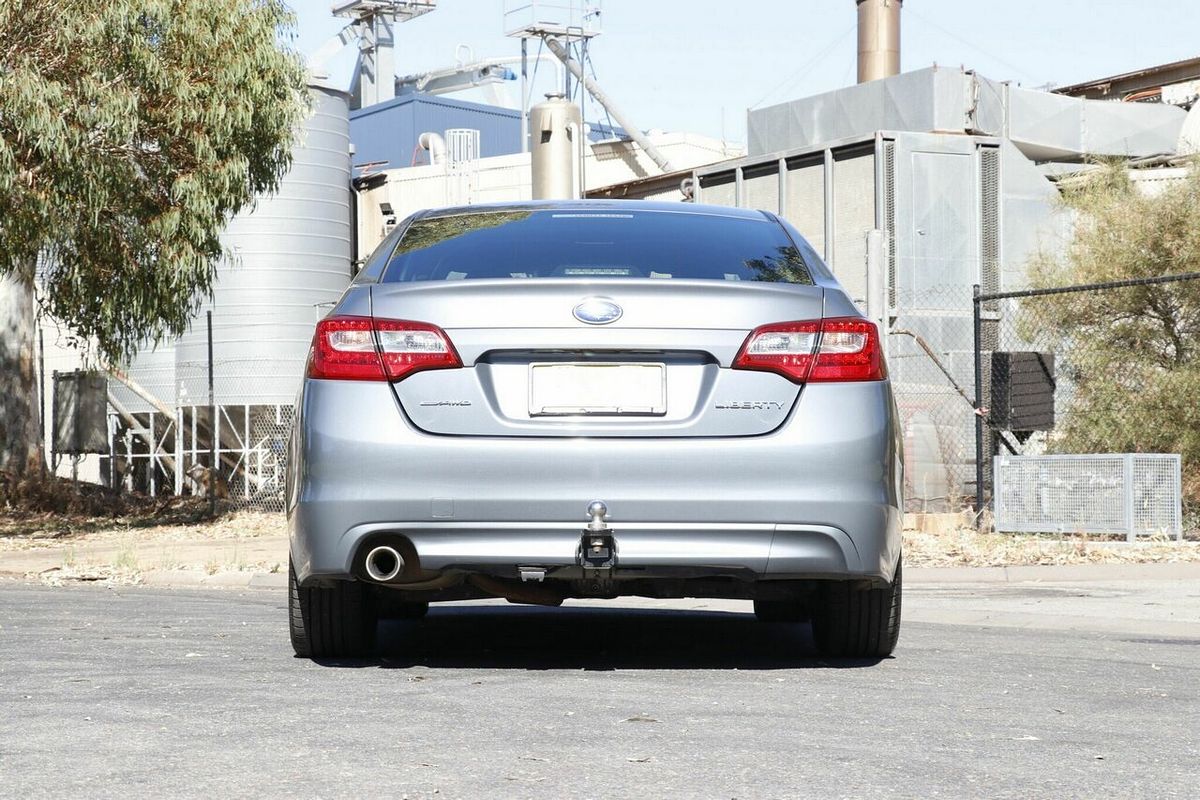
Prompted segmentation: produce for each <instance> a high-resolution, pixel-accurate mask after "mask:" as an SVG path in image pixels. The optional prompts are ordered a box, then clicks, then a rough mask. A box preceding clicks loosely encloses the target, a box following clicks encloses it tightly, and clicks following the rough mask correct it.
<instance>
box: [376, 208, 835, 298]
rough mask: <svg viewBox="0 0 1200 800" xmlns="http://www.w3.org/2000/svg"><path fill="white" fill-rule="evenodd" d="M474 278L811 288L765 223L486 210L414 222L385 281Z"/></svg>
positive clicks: (789, 246)
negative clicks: (687, 281) (763, 283)
mask: <svg viewBox="0 0 1200 800" xmlns="http://www.w3.org/2000/svg"><path fill="white" fill-rule="evenodd" d="M477 278H517V279H520V278H648V279H661V280H669V279H672V278H686V279H697V278H698V279H703V280H715V281H773V282H783V283H806V284H810V283H812V282H813V280H812V276H811V275H810V274H809V270H808V268H807V266H806V265H805V263H804V259H803V258H802V257H801V255H800V251H799V250H797V249H796V246H795V244H793V243H792V240H791V239H790V238H789V237H788V235H787V233H786V232H785V231H784V230H783V228H782V227H781V226H780V225H779V224H778V223H776V222H773V221H770V220H767V219H765V218H764V219H747V218H741V217H726V216H719V215H715V214H696V213H678V212H669V211H623V210H609V209H605V210H603V211H588V210H582V211H581V210H570V209H566V210H554V209H537V210H522V211H485V212H480V213H477V214H459V215H456V216H452V217H433V218H429V219H420V220H417V221H415V222H414V223H413V224H412V225H410V226H409V228H408V230H407V231H405V233H404V236H403V238H402V239H401V240H400V242H399V243H398V244H397V246H396V250H395V252H394V253H392V256H391V259H390V260H389V261H388V265H387V268H386V270H385V271H384V275H383V280H384V281H385V282H401V281H456V280H471V279H477Z"/></svg>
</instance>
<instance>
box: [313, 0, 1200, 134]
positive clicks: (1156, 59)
mask: <svg viewBox="0 0 1200 800" xmlns="http://www.w3.org/2000/svg"><path fill="white" fill-rule="evenodd" d="M559 1H560V2H561V0H559ZM291 4H292V7H293V9H294V10H295V11H296V13H297V16H298V18H299V28H298V32H297V39H296V47H297V49H299V50H300V51H301V52H303V53H306V54H311V53H313V52H314V51H316V50H317V49H318V48H319V47H320V46H321V44H322V43H323V42H324V41H325V40H326V39H328V38H329V37H330V36H332V35H334V34H336V33H337V32H338V31H339V30H340V29H341V27H342V25H343V24H344V23H345V21H344V20H338V19H335V18H334V17H333V16H332V15H331V14H330V11H329V9H330V6H331V4H332V3H331V0H292V3H291ZM503 5H504V4H503V0H440V2H439V7H438V9H437V10H436V11H434V12H433V13H431V14H427V15H425V16H423V17H420V18H418V19H416V20H413V21H411V22H408V23H405V24H403V25H399V26H397V29H396V44H397V47H396V71H397V72H399V73H401V74H408V73H415V72H421V71H423V70H428V69H434V68H438V67H444V66H449V65H451V64H453V63H454V62H455V50H456V47H457V46H458V45H460V44H465V45H468V46H470V47H471V48H472V50H473V53H474V56H475V57H493V56H509V55H518V54H519V53H520V45H519V42H518V40H516V39H509V38H506V37H505V36H504V33H503V20H502V10H503ZM603 7H604V33H603V34H602V35H601V36H599V37H598V38H596V39H595V40H594V43H593V45H592V58H593V63H594V65H595V69H596V75H597V77H598V79H599V81H600V83H601V85H602V86H603V87H604V89H605V91H607V92H608V93H609V94H611V95H612V96H613V99H614V100H615V101H616V102H617V103H618V104H619V105H620V106H621V107H622V109H623V110H624V111H625V112H626V114H627V115H628V116H629V117H630V118H631V119H632V120H633V121H634V123H635V124H637V125H638V127H641V128H662V129H665V130H685V131H694V132H697V133H703V134H707V135H709V136H715V137H720V136H722V135H724V136H725V137H726V138H728V139H731V140H735V141H742V140H744V138H745V127H746V125H745V119H746V109H747V108H748V107H754V106H761V105H771V104H772V103H778V102H783V101H785V100H789V99H793V98H797V97H804V96H807V95H810V94H815V93H818V92H823V91H828V90H830V89H836V88H838V87H839V86H844V85H846V84H849V83H853V82H854V79H855V57H856V53H855V50H856V40H855V33H854V26H855V19H856V16H855V9H854V2H853V0H741V2H729V0H725V2H718V1H717V0H686V2H685V1H684V0H604V5H603ZM902 31H903V34H902V35H903V57H902V60H903V68H904V69H905V70H911V69H919V68H922V67H926V66H929V65H931V64H933V63H935V62H936V63H938V64H942V65H947V66H959V65H965V66H967V67H968V68H973V69H976V70H978V71H979V72H980V73H982V74H984V75H986V76H988V77H990V78H994V79H997V80H1013V81H1015V82H1018V83H1020V84H1021V85H1023V86H1028V87H1038V86H1044V85H1046V84H1051V83H1052V84H1056V85H1066V84H1069V83H1075V82H1078V81H1084V80H1089V79H1092V78H1099V77H1103V76H1106V75H1112V74H1116V73H1120V72H1128V71H1132V70H1136V69H1140V68H1143V67H1148V66H1153V65H1157V64H1162V63H1166V62H1169V61H1176V60H1179V59H1183V58H1189V57H1194V56H1200V38H1197V31H1200V0H1138V2H1129V0H996V1H995V2H985V1H984V0H908V1H907V2H905V4H904V11H903V22H902ZM531 47H532V48H533V49H534V50H536V43H532V42H531ZM353 61H354V54H353V53H352V52H344V53H343V54H342V55H341V56H340V57H339V58H337V59H335V60H334V61H332V62H331V64H330V70H331V73H332V75H333V76H334V77H335V78H336V79H337V80H339V81H345V82H348V81H349V74H350V71H351V67H352V65H353ZM542 72H543V73H545V72H546V71H545V70H543V71H542ZM549 89H550V85H549V82H548V81H546V82H545V85H544V86H543V85H542V79H541V78H539V86H538V91H539V92H542V91H549ZM459 96H461V97H463V98H465V99H475V100H485V99H486V98H485V97H484V96H483V95H482V93H478V92H476V93H473V94H464V95H459ZM516 96H517V93H516V91H515V89H514V90H513V97H514V100H515V98H516ZM539 97H540V95H539ZM591 105H592V104H591V103H589V106H591ZM593 107H594V106H593ZM588 117H589V119H594V118H595V115H594V114H593V113H590V109H589V113H588Z"/></svg>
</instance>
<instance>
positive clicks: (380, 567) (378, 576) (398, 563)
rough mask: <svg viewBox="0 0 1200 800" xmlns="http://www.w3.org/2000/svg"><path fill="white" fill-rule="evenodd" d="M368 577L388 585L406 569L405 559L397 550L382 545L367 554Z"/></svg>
mask: <svg viewBox="0 0 1200 800" xmlns="http://www.w3.org/2000/svg"><path fill="white" fill-rule="evenodd" d="M366 567H367V577H369V578H370V579H371V580H373V581H378V582H379V583H387V582H388V581H390V580H392V579H393V578H395V577H396V576H397V575H399V574H400V570H402V569H404V558H403V557H402V556H401V555H400V553H398V552H396V548H394V547H388V546H387V545H385V544H384V545H380V546H378V547H373V548H371V552H369V553H367V561H366Z"/></svg>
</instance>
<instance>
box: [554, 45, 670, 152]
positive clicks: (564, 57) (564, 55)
mask: <svg viewBox="0 0 1200 800" xmlns="http://www.w3.org/2000/svg"><path fill="white" fill-rule="evenodd" d="M545 41H546V47H548V48H549V49H550V52H551V53H554V55H555V56H556V57H557V58H558V60H559V61H561V62H562V63H563V65H564V66H566V68H567V69H568V70H570V72H571V74H572V75H574V76H575V79H576V80H577V81H579V82H580V83H582V84H583V88H585V89H587V90H588V94H590V95H591V96H592V97H594V98H596V102H597V103H599V104H600V105H602V106H604V109H605V110H606V111H608V113H609V115H610V116H612V118H613V120H614V121H615V122H616V123H617V124H618V125H620V126H621V127H622V128H624V129H625V132H626V133H627V134H629V138H631V139H633V141H634V142H636V143H637V145H638V147H640V148H642V150H644V151H645V152H646V155H648V156H650V159H651V160H652V161H653V162H654V163H655V164H657V165H658V168H659V169H661V170H662V171H663V172H673V171H674V169H673V168H672V166H671V162H670V161H669V160H667V157H666V156H664V155H663V154H662V151H661V150H659V149H658V148H657V147H655V146H654V143H653V142H651V141H650V140H649V139H647V138H646V136H645V134H643V133H642V132H641V130H639V129H638V128H636V127H635V126H634V125H633V123H631V122H630V121H629V118H628V117H626V116H625V115H624V114H622V113H621V110H620V109H618V108H617V107H616V105H615V104H614V103H613V101H612V98H610V97H609V96H608V95H607V94H605V93H604V90H603V89H601V88H600V86H599V85H598V84H597V83H596V82H595V81H594V80H592V79H591V78H589V77H588V76H587V75H586V74H584V72H583V67H581V66H580V65H579V62H578V61H576V60H575V59H573V58H571V54H570V53H568V52H567V48H566V47H565V46H564V45H563V43H562V42H560V41H559V40H558V39H555V38H553V37H550V36H547V37H546V39H545Z"/></svg>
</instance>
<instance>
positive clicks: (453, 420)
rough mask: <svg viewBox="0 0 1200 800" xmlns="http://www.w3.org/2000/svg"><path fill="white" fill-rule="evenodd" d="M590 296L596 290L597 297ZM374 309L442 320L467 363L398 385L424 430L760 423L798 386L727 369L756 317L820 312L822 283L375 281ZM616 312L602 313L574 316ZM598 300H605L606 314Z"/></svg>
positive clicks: (751, 431) (660, 432)
mask: <svg viewBox="0 0 1200 800" xmlns="http://www.w3.org/2000/svg"><path fill="white" fill-rule="evenodd" d="M589 301H590V302H589ZM371 303H372V314H373V315H374V316H375V317H377V318H384V319H406V320H416V321H421V322H428V323H432V324H434V325H438V326H440V327H441V328H442V329H443V330H444V331H445V332H446V334H447V335H448V336H449V338H450V340H451V342H452V343H453V345H454V347H455V349H456V350H457V351H458V353H459V355H460V356H461V358H462V361H463V368H462V369H449V370H437V371H431V372H422V373H417V374H415V375H412V376H410V377H408V378H406V379H404V380H402V381H400V382H399V383H396V384H394V389H395V391H396V396H397V399H398V401H399V404H400V406H401V408H402V409H403V411H404V413H405V414H406V415H407V416H408V418H409V419H410V420H411V421H412V423H413V424H414V425H416V426H417V427H418V428H420V429H421V430H424V431H427V432H429V433H437V434H449V435H467V436H660V437H661V436H751V435H760V434H764V433H769V432H770V431H772V430H774V429H776V428H777V427H779V425H780V424H782V423H783V421H784V420H785V419H786V418H787V416H788V413H789V412H790V411H791V409H792V407H793V405H794V404H795V402H796V398H797V397H798V396H799V392H800V387H799V386H797V385H796V384H794V383H792V382H791V381H789V380H787V379H786V378H783V377H781V376H779V375H774V374H770V373H764V372H753V371H743V370H731V369H729V366H730V364H731V363H732V361H733V359H734V357H735V356H736V355H737V352H738V349H739V348H740V347H741V345H742V343H743V342H744V341H745V339H746V336H747V335H748V334H749V332H750V331H751V330H753V329H754V328H756V327H758V326H759V325H762V324H765V323H769V322H780V321H790V320H806V319H814V320H815V319H820V318H821V316H822V305H823V291H822V289H821V288H820V287H817V286H806V285H795V284H776V283H759V282H750V281H713V280H690V281H689V280H675V279H669V280H654V279H629V280H621V279H607V280H600V281H598V280H587V279H582V280H581V279H570V278H564V279H543V280H520V279H516V280H514V279H501V280H470V281H430V282H415V283H407V284H396V283H393V284H377V285H375V286H373V287H372V290H371ZM581 304H588V305H585V306H584V308H583V309H582V311H581V315H582V316H583V317H587V316H589V315H590V316H592V317H596V318H604V317H605V316H611V313H608V312H610V311H611V308H610V305H609V304H611V305H615V306H617V307H619V309H620V314H619V316H618V317H617V318H616V319H614V320H612V321H610V322H607V323H604V324H589V323H587V322H584V321H581V319H579V318H577V316H576V314H575V310H576V308H577V307H579V306H580V305H581ZM598 312H599V313H598Z"/></svg>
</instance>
